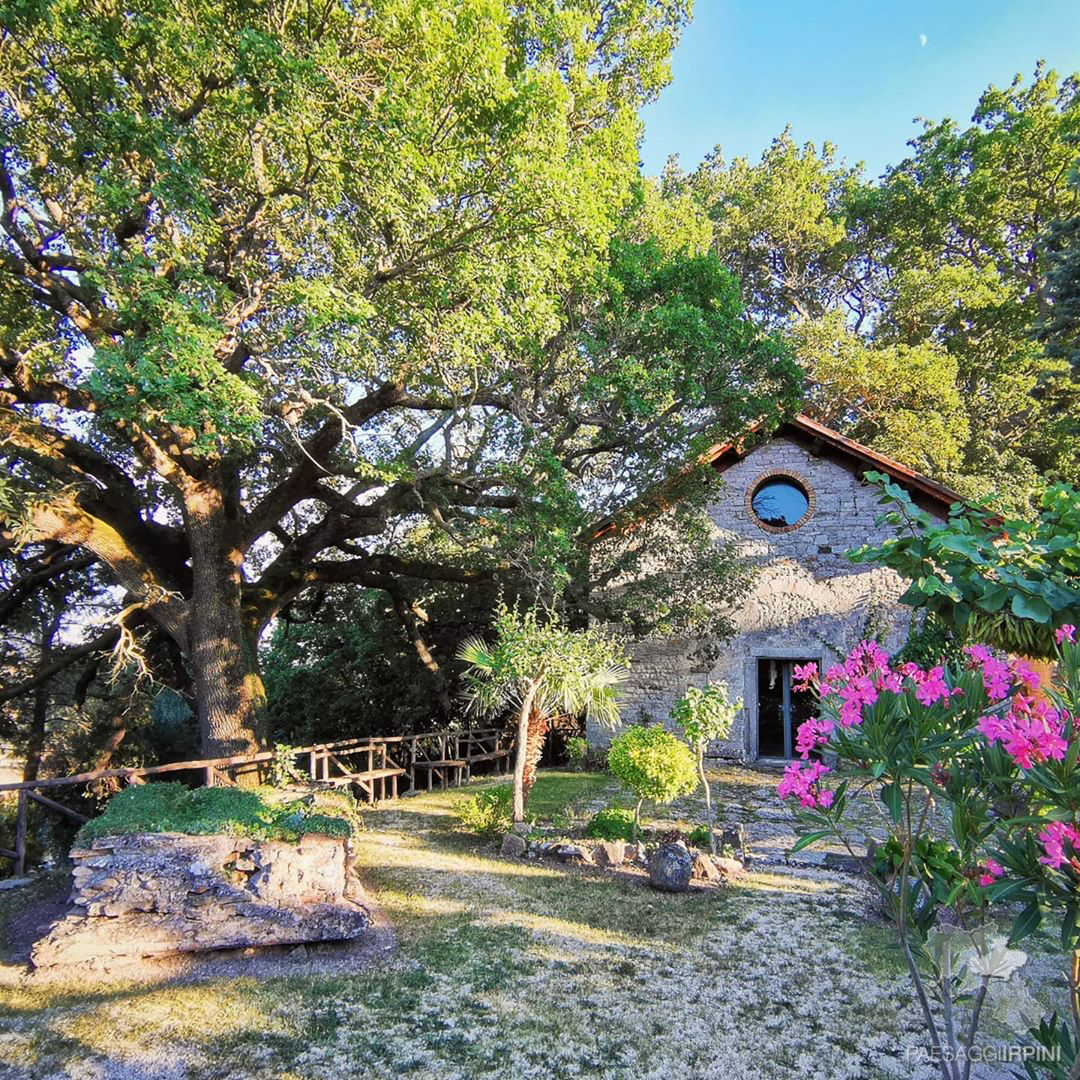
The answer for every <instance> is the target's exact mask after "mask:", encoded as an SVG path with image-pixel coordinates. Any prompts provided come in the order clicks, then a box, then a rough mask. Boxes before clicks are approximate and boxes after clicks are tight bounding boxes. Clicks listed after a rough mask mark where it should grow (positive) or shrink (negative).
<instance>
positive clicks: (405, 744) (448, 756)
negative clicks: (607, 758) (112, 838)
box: [0, 728, 513, 877]
mask: <svg viewBox="0 0 1080 1080" xmlns="http://www.w3.org/2000/svg"><path fill="white" fill-rule="evenodd" d="M512 752H513V732H511V731H508V730H506V729H505V728H476V729H468V730H465V731H431V732H426V733H424V734H420V735H386V736H377V737H374V738H369V739H343V740H340V741H338V742H328V743H317V744H315V745H314V746H299V747H296V748H294V749H293V751H292V754H291V757H292V759H293V761H292V764H293V767H294V768H297V769H298V770H299V771H300V772H304V771H306V773H307V776H308V777H309V779H310V782H311V783H313V784H315V785H317V786H326V787H337V788H340V787H348V788H352V789H353V790H354V791H355V792H356V793H357V794H358V795H359V796H361V797H363V798H364V799H366V800H367V801H368V802H377V801H379V800H383V799H396V798H398V796H399V795H404V794H408V793H409V792H413V791H421V790H426V791H431V790H432V789H433V788H434V787H435V786H436V785H438V786H439V787H442V788H447V787H450V786H451V785H454V784H460V783H463V782H465V781H467V780H469V779H470V777H471V776H472V773H473V768H474V766H480V765H483V766H485V767H486V768H487V769H488V770H490V771H491V772H493V773H505V772H507V771H508V770H509V767H510V756H511V753H512ZM274 757H275V754H274V752H273V751H270V750H267V751H263V752H262V753H259V754H247V755H241V756H237V757H221V758H203V759H201V760H199V761H173V762H170V763H169V764H167V765H148V766H146V767H145V768H131V769H97V770H95V771H93V772H84V773H77V774H76V775H74V776H53V777H49V778H48V779H45V780H24V781H20V782H18V783H11V784H0V794H3V793H4V792H6V791H14V792H16V793H17V800H18V801H17V806H16V811H15V849H14V850H10V849H8V848H0V858H5V859H11V860H13V861H14V863H15V876H16V877H21V876H22V874H23V873H24V871H25V869H26V841H27V835H26V833H27V810H28V808H29V805H30V803H31V802H33V803H37V804H38V805H39V806H42V807H45V808H46V809H48V810H52V811H54V812H56V813H59V814H64V815H66V816H67V817H70V818H73V819H75V820H76V821H79V822H84V821H88V820H89V818H88V817H87V816H86V815H85V814H81V813H79V812H78V811H76V810H72V809H71V808H70V807H67V806H64V805H63V803H59V802H57V801H56V800H55V799H51V798H49V796H47V795H43V794H42V793H41V792H42V790H43V789H45V790H50V789H56V788H63V787H70V786H72V785H77V784H92V783H95V782H97V781H101V780H111V779H116V780H120V781H124V782H126V783H128V784H141V783H144V782H145V780H146V778H147V777H155V776H164V775H167V774H170V773H184V772H188V773H195V774H197V775H198V777H199V780H200V782H201V783H202V784H203V785H205V786H206V787H215V786H218V785H222V784H225V785H234V784H235V783H236V780H235V779H234V774H235V773H237V772H238V771H240V770H245V771H248V770H251V769H252V768H256V769H258V770H259V771H260V772H265V771H266V770H267V769H268V767H269V764H270V762H271V761H273V760H274ZM305 764H306V765H307V769H306V770H304V768H303V766H304V765H305Z"/></svg>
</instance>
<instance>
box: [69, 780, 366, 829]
mask: <svg viewBox="0 0 1080 1080" xmlns="http://www.w3.org/2000/svg"><path fill="white" fill-rule="evenodd" d="M319 796H320V793H315V794H313V795H312V796H311V797H304V798H299V799H297V798H291V799H286V798H284V797H283V796H282V795H281V793H280V792H275V791H274V790H273V789H272V788H232V787H218V788H186V787H184V785H183V784H177V783H160V784H141V785H139V786H138V787H129V788H125V789H124V790H123V791H118V792H117V793H116V794H115V795H114V796H113V797H112V798H111V799H110V800H109V802H108V804H107V805H106V807H105V810H104V812H103V813H102V814H101V815H100V816H99V817H96V818H93V819H92V820H90V821H88V822H87V823H86V824H85V825H84V826H83V827H82V828H81V829H80V830H79V836H78V839H79V841H80V842H82V843H86V842H88V841H90V840H94V839H96V838H97V837H99V836H123V835H126V834H129V833H155V832H175V833H185V834H187V835H189V836H206V835H210V834H213V833H221V834H223V835H226V836H248V837H251V838H252V839H255V840H296V839H298V838H299V837H300V836H302V835H304V834H305V833H322V834H324V835H326V836H340V837H348V836H351V835H352V833H353V831H354V828H355V826H356V823H357V817H356V810H355V804H353V803H352V800H351V799H350V800H349V803H350V806H346V805H345V804H344V802H343V800H342V799H341V797H340V796H339V797H338V799H336V800H334V801H332V802H328V801H327V800H325V799H322V798H320V797H319Z"/></svg>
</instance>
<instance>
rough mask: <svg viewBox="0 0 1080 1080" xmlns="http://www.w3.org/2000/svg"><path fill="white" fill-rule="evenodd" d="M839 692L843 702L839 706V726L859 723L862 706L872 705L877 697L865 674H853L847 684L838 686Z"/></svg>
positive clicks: (871, 683) (861, 717)
mask: <svg viewBox="0 0 1080 1080" xmlns="http://www.w3.org/2000/svg"><path fill="white" fill-rule="evenodd" d="M839 694H840V697H841V698H842V699H843V702H844V703H843V705H841V706H840V725H841V727H851V726H852V725H853V724H861V723H862V719H863V715H862V711H863V706H865V705H873V704H874V702H875V701H877V699H878V692H877V690H876V688H875V687H874V684H873V682H871V680H870V679H869V678H868V677H867V676H865V675H856V676H854V677H853V678H852V679H851V681H850V682H849V683H848V684H847V686H844V687H841V688H840V691H839Z"/></svg>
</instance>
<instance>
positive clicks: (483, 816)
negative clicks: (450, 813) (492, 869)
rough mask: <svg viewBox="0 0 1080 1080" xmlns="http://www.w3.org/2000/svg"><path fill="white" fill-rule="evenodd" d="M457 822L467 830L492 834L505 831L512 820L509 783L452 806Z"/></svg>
mask: <svg viewBox="0 0 1080 1080" xmlns="http://www.w3.org/2000/svg"><path fill="white" fill-rule="evenodd" d="M454 813H455V815H457V819H458V822H459V823H460V824H461V826H462V828H465V829H468V830H469V832H474V833H479V834H480V835H481V836H493V835H495V834H496V833H500V832H507V831H509V829H510V826H511V825H512V824H513V822H514V792H513V789H512V788H511V787H510V785H509V784H499V786H498V787H493V788H488V789H487V791H481V792H480V793H479V794H477V795H474V796H473V797H472V798H471V799H466V800H465V801H464V802H461V803H459V804H458V805H457V806H456V807H455V808H454Z"/></svg>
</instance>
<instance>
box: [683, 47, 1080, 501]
mask: <svg viewBox="0 0 1080 1080" xmlns="http://www.w3.org/2000/svg"><path fill="white" fill-rule="evenodd" d="M1078 131H1080V104H1078V99H1077V82H1076V80H1075V79H1072V78H1069V79H1064V80H1062V79H1059V78H1058V77H1057V76H1056V75H1055V74H1054V73H1053V72H1049V71H1046V70H1045V69H1043V68H1042V67H1041V66H1040V67H1038V68H1037V69H1036V71H1035V75H1034V77H1033V79H1032V80H1031V81H1029V82H1026V83H1025V82H1024V81H1023V80H1022V79H1020V78H1017V80H1016V81H1015V82H1014V83H1013V84H1012V85H1011V86H1009V87H1007V88H1004V89H999V88H995V87H991V88H990V89H989V90H987V91H986V93H984V94H983V96H982V97H981V98H980V100H979V102H978V104H977V106H976V109H975V112H974V115H973V116H972V120H971V123H970V124H969V125H967V126H964V125H962V124H959V123H957V122H956V121H954V120H950V119H946V120H942V121H926V122H925V123H924V129H923V131H922V132H921V133H920V134H919V135H918V136H916V138H914V139H913V140H912V142H911V144H910V145H911V153H910V155H909V156H908V157H907V158H905V159H904V160H903V161H901V162H900V163H899V164H897V165H896V166H894V167H892V168H890V169H889V170H887V172H886V173H885V174H884V175H883V176H882V177H881V178H880V179H879V180H877V181H872V180H869V179H867V178H866V177H865V176H864V175H863V173H862V171H861V169H860V168H858V167H856V168H852V167H850V166H848V165H847V164H845V163H843V162H839V161H837V159H836V153H835V150H834V149H833V148H832V147H831V146H829V145H827V144H826V145H825V146H824V147H822V148H821V149H820V150H819V149H817V148H816V147H814V146H812V145H805V146H799V145H797V144H796V142H795V140H794V138H793V137H792V135H791V133H790V132H784V133H783V134H782V135H781V136H780V137H779V138H778V139H777V140H776V141H775V142H774V143H773V145H772V146H771V147H770V148H769V149H768V150H767V151H766V152H765V154H764V155H763V156H762V158H761V160H760V162H758V163H755V164H751V163H749V162H748V161H746V160H745V159H741V158H740V159H736V160H734V161H732V162H728V161H726V160H725V159H724V157H723V154H722V152H721V151H720V150H719V149H717V151H716V152H715V153H714V154H713V155H712V156H711V157H709V158H708V159H707V160H706V161H705V162H704V163H703V164H702V165H701V166H700V167H699V168H698V169H696V170H695V171H694V172H693V173H691V174H689V175H684V174H683V173H681V171H680V170H679V168H678V166H677V163H674V162H673V163H671V164H670V165H669V167H668V170H667V172H666V174H665V190H667V191H669V192H679V193H681V194H684V195H689V196H691V197H693V198H694V199H695V200H697V201H698V202H699V204H700V205H701V206H702V207H703V208H704V209H705V210H706V212H707V213H708V215H709V217H710V219H711V220H712V221H713V224H714V240H713V246H714V250H715V251H717V252H718V253H719V254H720V256H721V258H722V259H723V260H724V263H725V265H727V266H728V267H729V268H730V269H732V270H733V271H734V272H735V273H736V274H737V275H738V276H739V277H740V278H741V279H742V282H743V286H744V295H745V297H746V299H747V303H748V305H749V308H750V310H751V311H752V312H753V313H754V315H755V317H756V318H757V319H758V320H759V321H760V322H761V323H763V324H764V325H766V326H769V327H772V328H782V329H784V330H785V331H786V332H788V333H789V334H790V336H791V338H792V341H793V343H794V345H795V348H796V351H797V354H798V356H799V359H800V361H801V362H802V364H803V365H804V367H805V369H806V371H807V375H808V377H809V386H808V411H810V412H811V414H812V415H814V416H815V417H816V418H818V419H820V420H821V421H822V422H824V423H826V424H829V425H830V426H834V427H837V428H839V429H840V430H842V431H844V432H845V433H847V434H850V435H852V436H853V437H855V438H858V439H860V440H862V441H865V442H867V443H869V444H870V445H872V446H874V447H876V448H878V449H880V450H882V451H884V452H885V453H888V454H891V455H894V456H896V457H897V458H899V459H900V460H902V461H905V462H907V463H908V464H910V465H912V466H914V467H915V468H917V469H920V470H922V471H924V472H926V473H928V474H930V475H932V476H934V477H936V478H937V479H940V480H943V481H945V482H947V483H950V484H952V485H954V486H955V487H956V488H957V489H958V490H960V491H961V492H963V493H965V494H968V495H973V496H981V495H986V494H989V493H991V492H993V491H998V492H1000V493H1002V494H1004V495H1007V496H1010V497H1013V498H1014V499H1015V500H1016V502H1017V504H1018V505H1022V504H1024V503H1025V502H1027V503H1028V504H1029V505H1030V504H1031V502H1032V501H1033V500H1035V499H1037V489H1038V488H1039V485H1040V477H1049V478H1051V479H1060V480H1065V481H1075V480H1076V479H1077V476H1078V464H1077V462H1078V460H1080V459H1078V455H1077V449H1078V445H1080V440H1078V431H1077V405H1078V389H1077V383H1076V381H1075V367H1074V366H1070V364H1069V363H1068V356H1069V354H1070V348H1071V349H1072V350H1073V354H1074V350H1075V344H1072V345H1071V346H1070V345H1069V343H1070V342H1072V343H1075V340H1076V337H1075V335H1076V332H1077V331H1076V325H1077V324H1076V311H1075V305H1073V306H1072V307H1070V297H1073V296H1074V294H1075V291H1076V286H1075V281H1074V280H1073V279H1074V278H1075V274H1076V271H1075V266H1074V263H1075V260H1076V259H1077V258H1078V256H1076V254H1075V250H1076V249H1075V238H1076V231H1075V230H1076V226H1075V221H1076V215H1077V213H1078V210H1080V190H1078V188H1077V186H1076V182H1075V177H1074V176H1073V177H1072V178H1071V179H1070V176H1071V174H1072V166H1073V164H1074V162H1075V160H1076V157H1077V144H1076V142H1075V137H1076V135H1077V132H1078ZM1070 267H1072V269H1070ZM1040 334H1041V335H1042V336H1043V337H1045V338H1047V339H1048V340H1049V341H1050V342H1051V347H1050V349H1047V348H1045V347H1044V345H1043V344H1042V342H1041V341H1040V340H1039V339H1038V338H1039V335H1040Z"/></svg>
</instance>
